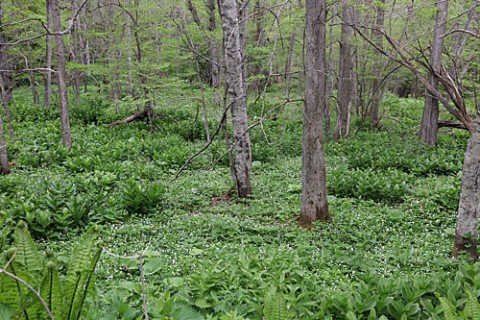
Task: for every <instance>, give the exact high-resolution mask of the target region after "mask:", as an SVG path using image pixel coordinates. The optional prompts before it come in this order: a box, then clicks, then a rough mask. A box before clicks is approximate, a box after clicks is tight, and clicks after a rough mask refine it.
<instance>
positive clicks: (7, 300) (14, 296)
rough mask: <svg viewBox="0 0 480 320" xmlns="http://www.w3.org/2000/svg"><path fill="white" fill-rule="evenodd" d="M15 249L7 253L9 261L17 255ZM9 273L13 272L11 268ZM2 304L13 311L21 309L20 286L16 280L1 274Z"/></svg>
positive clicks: (0, 298)
mask: <svg viewBox="0 0 480 320" xmlns="http://www.w3.org/2000/svg"><path fill="white" fill-rule="evenodd" d="M15 251H16V250H15V249H10V250H9V251H8V252H7V257H6V258H7V259H6V260H9V259H10V258H11V257H12V255H13V254H15ZM7 271H9V272H12V268H11V267H10V266H9V267H8V268H7ZM0 292H1V293H2V294H0V303H1V304H4V305H6V306H7V307H9V308H11V309H13V310H19V308H20V292H19V286H18V284H17V281H15V279H12V278H11V277H9V276H7V275H5V274H0Z"/></svg>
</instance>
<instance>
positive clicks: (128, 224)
mask: <svg viewBox="0 0 480 320" xmlns="http://www.w3.org/2000/svg"><path fill="white" fill-rule="evenodd" d="M82 99H83V100H82V104H81V105H80V106H77V107H72V131H73V148H72V150H71V151H67V150H65V149H64V148H63V147H62V146H61V145H60V144H59V141H60V128H59V122H58V120H57V117H58V114H57V112H56V110H43V109H40V108H32V107H30V106H29V105H28V102H26V101H22V100H21V99H18V100H17V102H16V104H15V105H14V106H12V113H13V115H14V120H13V123H12V124H13V125H14V129H15V133H16V138H15V140H10V141H9V144H8V151H9V153H10V159H11V161H12V162H13V163H14V164H15V166H14V168H13V172H12V174H11V175H9V176H5V177H1V178H0V208H1V211H3V212H4V213H6V215H7V217H8V218H9V219H10V220H12V221H18V220H23V221H26V222H27V224H28V226H29V230H30V232H31V234H32V235H33V237H34V238H35V239H36V241H37V242H38V243H39V244H40V247H41V248H42V249H45V248H50V249H53V251H54V252H55V253H56V262H57V264H58V265H59V266H60V270H62V266H66V264H67V262H68V259H69V248H70V247H71V245H72V243H74V242H75V241H76V239H77V238H78V236H79V235H80V234H81V233H82V232H83V231H84V230H85V228H86V226H87V225H90V224H98V225H99V226H100V230H101V232H100V234H101V239H102V243H103V247H104V248H105V250H104V252H103V253H102V255H101V257H100V261H99V263H98V266H97V269H96V285H95V287H94V290H93V291H94V292H95V293H94V295H92V296H90V298H88V301H87V302H88V303H89V308H88V311H86V312H85V318H86V319H139V318H141V317H142V314H143V313H144V309H142V305H143V303H144V301H143V300H144V298H146V306H147V310H148V312H149V314H150V317H151V318H153V319H170V318H171V319H262V317H264V319H272V318H275V317H274V316H272V311H271V309H272V308H273V309H274V310H276V311H278V314H277V317H278V318H279V319H280V318H282V317H283V319H295V318H298V319H328V318H332V319H378V318H381V316H384V319H385V318H386V319H428V318H430V319H443V318H445V316H446V315H447V311H446V310H447V309H448V308H449V306H450V307H452V310H453V311H452V312H453V313H454V314H455V315H456V316H458V317H463V316H465V317H466V316H467V308H466V306H467V305H468V306H470V305H469V302H468V301H469V299H468V297H470V296H472V295H474V296H475V297H477V296H478V295H479V293H480V272H479V271H478V270H477V265H475V264H469V263H468V262H467V261H468V259H467V258H465V257H459V258H457V259H452V258H450V252H451V249H452V242H453V233H454V228H455V223H456V210H457V206H458V198H459V191H460V178H461V168H462V161H463V152H464V149H465V145H466V142H467V139H468V135H467V133H466V132H464V131H461V130H457V129H442V132H441V133H440V135H439V143H438V145H437V146H435V147H427V146H425V145H422V144H421V143H419V142H418V140H417V138H416V132H417V130H418V125H419V123H420V117H421V108H422V102H421V101H419V100H415V99H399V98H396V97H393V96H386V97H385V100H384V103H383V109H382V112H383V116H382V121H381V124H382V127H381V128H380V129H379V130H375V131H372V130H369V129H366V128H365V127H362V124H361V122H360V121H358V122H356V123H354V124H353V128H352V134H351V136H350V137H348V138H347V139H345V140H344V141H342V142H328V143H327V145H326V150H325V153H326V159H327V181H328V183H327V184H328V193H329V196H328V200H329V208H330V211H331V213H332V216H333V221H332V222H331V223H327V224H326V223H318V224H317V225H316V226H315V228H314V229H313V230H312V231H307V230H303V229H301V228H299V227H298V226H297V221H296V218H297V216H298V215H299V209H300V195H301V151H302V146H301V134H302V133H301V130H302V123H301V111H302V106H301V104H299V103H297V104H290V105H287V106H285V107H284V109H283V111H282V112H280V113H279V114H278V115H277V117H276V120H275V121H273V120H266V121H265V122H264V123H263V125H262V126H261V127H260V126H258V127H256V128H254V129H253V130H252V132H251V138H252V145H253V150H252V154H253V160H254V162H253V176H252V182H253V195H252V197H251V199H248V200H247V201H246V202H244V201H238V200H237V199H236V198H235V197H234V196H233V195H231V194H230V192H229V190H230V189H231V187H232V182H231V177H230V171H229V168H228V165H227V164H228V163H227V162H228V159H227V158H226V157H223V158H221V156H222V154H224V152H225V144H224V140H223V139H222V138H220V137H217V138H216V139H215V141H214V142H213V143H212V145H211V146H210V147H209V148H208V149H207V150H206V151H205V152H203V153H202V154H201V155H200V156H199V157H197V158H196V159H194V160H193V162H192V163H191V165H190V166H188V167H187V169H186V170H184V171H183V172H182V173H181V174H180V175H179V177H178V179H176V180H173V181H172V178H173V177H174V176H175V174H176V173H177V171H178V169H179V168H180V167H181V166H182V165H183V164H184V162H185V161H186V160H187V159H188V157H189V156H190V155H191V154H193V153H195V152H196V151H197V150H199V149H200V148H201V147H202V146H203V145H204V144H205V141H204V140H205V139H204V131H203V130H204V129H203V128H204V127H203V121H202V119H201V118H200V117H196V116H195V114H196V107H198V106H197V105H195V102H191V101H190V102H188V101H187V100H188V99H186V100H178V99H177V100H171V99H170V98H169V97H166V98H165V104H170V107H168V108H161V107H159V108H158V109H157V112H158V113H159V114H161V115H162V116H161V117H158V118H156V119H154V121H153V123H152V124H146V123H143V122H135V123H129V124H124V125H120V126H116V127H114V128H109V127H108V124H109V123H111V122H113V121H115V120H119V119H122V118H123V117H125V116H126V115H128V114H130V113H131V111H132V108H128V107H124V108H123V109H122V108H120V113H119V114H116V113H114V112H113V110H112V107H111V106H109V105H108V104H106V103H105V102H104V101H105V99H104V98H103V97H101V96H99V95H98V94H92V95H90V96H89V95H86V96H85V97H84V98H82ZM280 100H281V99H278V101H280ZM167 101H170V102H169V103H167ZM171 101H175V105H171V104H172V102H171ZM274 101H275V99H272V102H270V103H266V104H264V105H263V106H262V105H261V103H260V102H259V103H257V104H256V105H253V104H251V105H250V106H249V112H250V117H251V121H252V122H253V121H255V120H258V119H259V118H261V116H262V109H264V108H266V110H268V108H271V107H274V105H275V102H274ZM263 102H264V103H265V101H263ZM210 113H211V115H210V129H211V131H214V129H215V128H216V126H217V125H218V119H219V117H220V112H219V111H216V113H214V109H213V108H212V110H210ZM219 158H220V159H221V160H220V161H218V163H217V164H216V165H213V163H214V162H215V161H216V160H217V159H219ZM138 254H141V255H142V260H143V266H142V268H140V265H139V259H138V256H135V255H138ZM126 256H130V259H129V258H127V257H126ZM132 256H134V257H133V258H132ZM142 276H143V278H144V280H145V285H144V286H143V287H142V285H141V278H142ZM142 291H144V293H142ZM272 297H273V298H272ZM443 298H445V299H443ZM272 301H274V302H272ZM472 305H473V304H472ZM476 307H478V305H477V306H476ZM468 312H470V311H468ZM282 314H283V316H282Z"/></svg>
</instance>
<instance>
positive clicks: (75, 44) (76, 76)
mask: <svg viewBox="0 0 480 320" xmlns="http://www.w3.org/2000/svg"><path fill="white" fill-rule="evenodd" d="M76 11H77V0H72V12H76ZM78 21H79V20H78V18H77V19H76V20H75V21H74V24H73V28H72V32H71V33H70V36H71V42H72V44H71V48H72V52H73V59H74V61H75V63H78V64H81V63H82V62H83V61H82V57H81V55H80V52H81V49H80V43H79V40H78V39H79V36H80V31H81V30H80V29H79V28H78V26H79V24H78ZM80 87H81V72H80V71H73V88H74V89H75V104H76V105H77V106H78V105H80Z"/></svg>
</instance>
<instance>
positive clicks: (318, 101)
mask: <svg viewBox="0 0 480 320" xmlns="http://www.w3.org/2000/svg"><path fill="white" fill-rule="evenodd" d="M305 10H306V17H305V18H306V27H305V46H306V48H305V49H306V56H305V109H304V112H303V159H302V205H301V215H300V219H299V224H300V226H302V227H305V228H311V227H312V223H313V222H314V221H317V220H321V221H329V220H331V219H332V217H331V215H330V212H329V211H328V202H327V186H326V175H325V158H324V151H323V111H322V108H325V105H326V99H325V98H326V97H325V82H326V76H325V74H326V61H325V43H326V42H325V40H326V39H325V38H326V27H325V20H326V3H325V0H306V2H305Z"/></svg>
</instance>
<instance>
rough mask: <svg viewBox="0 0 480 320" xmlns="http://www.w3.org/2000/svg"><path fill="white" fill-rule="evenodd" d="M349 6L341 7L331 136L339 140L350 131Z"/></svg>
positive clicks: (351, 80)
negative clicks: (337, 77)
mask: <svg viewBox="0 0 480 320" xmlns="http://www.w3.org/2000/svg"><path fill="white" fill-rule="evenodd" d="M351 10H352V9H351V6H350V5H345V6H344V7H343V9H342V21H343V23H342V34H341V40H340V59H339V71H338V73H339V79H338V101H337V121H336V125H335V133H334V135H333V138H334V139H335V140H337V141H338V140H341V139H343V138H345V137H346V136H348V134H349V133H350V112H351V108H352V90H353V75H352V69H353V65H352V53H351V42H352V36H353V29H352V28H351V27H350V26H349V24H350V23H351V21H352V19H351V16H352V12H351Z"/></svg>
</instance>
